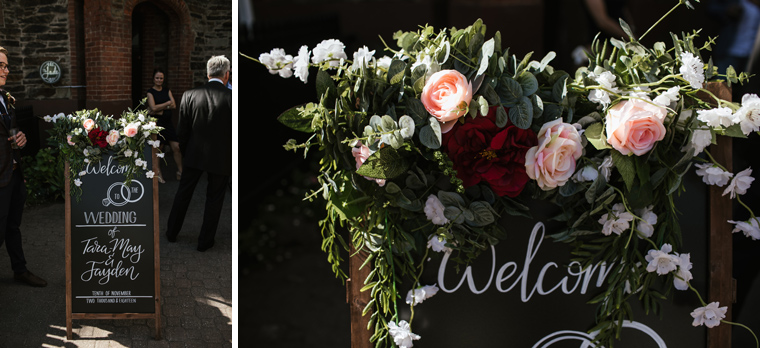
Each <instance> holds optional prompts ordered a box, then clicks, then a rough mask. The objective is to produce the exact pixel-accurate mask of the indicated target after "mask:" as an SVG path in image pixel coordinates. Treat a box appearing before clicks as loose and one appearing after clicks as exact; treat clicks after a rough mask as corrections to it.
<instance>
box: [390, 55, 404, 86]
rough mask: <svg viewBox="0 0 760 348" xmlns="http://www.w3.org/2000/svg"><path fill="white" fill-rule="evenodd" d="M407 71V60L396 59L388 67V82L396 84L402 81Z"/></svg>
mask: <svg viewBox="0 0 760 348" xmlns="http://www.w3.org/2000/svg"><path fill="white" fill-rule="evenodd" d="M405 71H406V62H404V61H403V60H401V59H394V60H392V61H391V65H390V66H389V67H388V83H390V84H392V85H395V84H398V83H401V80H403V79H404V73H405Z"/></svg>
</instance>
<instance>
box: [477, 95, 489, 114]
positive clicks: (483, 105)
mask: <svg viewBox="0 0 760 348" xmlns="http://www.w3.org/2000/svg"><path fill="white" fill-rule="evenodd" d="M478 106H479V107H480V110H479V111H480V114H481V115H484V116H485V115H487V114H488V101H487V100H486V98H485V97H483V96H482V95H481V96H479V97H478Z"/></svg>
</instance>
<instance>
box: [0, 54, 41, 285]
mask: <svg viewBox="0 0 760 348" xmlns="http://www.w3.org/2000/svg"><path fill="white" fill-rule="evenodd" d="M9 73H10V68H9V67H8V50H6V49H5V48H3V47H0V88H1V87H3V86H5V83H6V82H7V79H8V74H9ZM0 95H1V96H2V98H0V115H1V116H2V122H0V245H3V242H5V248H6V249H7V250H8V255H9V256H10V258H11V268H12V269H13V278H14V279H15V280H17V281H20V282H23V283H26V284H28V285H31V286H46V285H47V282H46V281H45V280H43V279H42V278H40V277H38V276H36V275H34V274H32V272H29V270H27V269H26V259H25V258H24V250H23V248H22V247H21V229H19V226H21V215H22V214H23V212H24V202H25V201H26V185H24V177H23V174H22V172H21V152H20V151H19V149H20V148H22V147H24V146H25V145H26V135H24V133H23V132H21V131H17V133H16V135H15V136H12V135H11V129H14V130H18V125H16V115H15V113H14V109H13V104H14V103H15V102H16V100H15V99H14V98H13V97H12V96H11V94H10V93H8V92H6V91H4V90H2V89H0ZM2 139H5V140H2ZM14 141H15V145H13V144H12V142H14Z"/></svg>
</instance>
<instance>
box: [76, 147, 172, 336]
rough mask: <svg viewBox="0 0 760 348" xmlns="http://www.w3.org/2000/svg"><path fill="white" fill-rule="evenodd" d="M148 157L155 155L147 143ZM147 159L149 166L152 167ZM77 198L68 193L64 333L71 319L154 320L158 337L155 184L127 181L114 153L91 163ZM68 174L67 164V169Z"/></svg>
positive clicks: (158, 302)
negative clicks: (65, 319)
mask: <svg viewBox="0 0 760 348" xmlns="http://www.w3.org/2000/svg"><path fill="white" fill-rule="evenodd" d="M145 151H146V154H145V157H146V158H154V160H155V157H154V156H153V154H152V153H151V152H152V149H151V148H150V147H148V148H146V149H145ZM151 162H153V161H149V168H148V170H151V169H152V168H153V165H155V164H154V163H151ZM84 170H85V171H86V174H85V175H84V176H81V181H82V183H81V188H82V194H81V197H80V198H79V199H77V198H72V197H70V194H67V202H66V206H67V209H66V210H67V213H66V214H67V226H66V238H67V247H66V264H67V267H66V277H67V281H66V284H67V288H66V292H67V299H66V300H67V334H68V336H69V339H70V338H71V319H146V318H155V319H156V324H157V325H156V336H157V338H158V337H160V327H161V325H160V277H159V269H160V267H159V250H158V249H159V248H158V207H157V201H158V188H157V187H156V186H157V185H156V184H155V183H154V180H152V179H149V178H146V177H145V176H144V175H139V176H138V177H135V178H133V179H132V180H131V182H130V183H129V184H128V185H127V184H125V182H124V181H125V176H124V174H123V173H124V167H121V166H119V164H118V162H117V161H116V159H115V158H114V157H113V154H109V155H106V156H103V159H102V161H101V162H99V163H90V164H88V165H87V166H86V167H85V169H84ZM66 172H67V173H68V169H67V170H66Z"/></svg>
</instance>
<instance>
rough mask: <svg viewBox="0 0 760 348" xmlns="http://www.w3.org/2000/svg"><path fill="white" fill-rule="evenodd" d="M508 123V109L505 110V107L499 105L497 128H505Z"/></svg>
mask: <svg viewBox="0 0 760 348" xmlns="http://www.w3.org/2000/svg"><path fill="white" fill-rule="evenodd" d="M507 121H509V116H508V115H507V111H506V109H504V107H503V106H501V105H499V106H497V107H496V127H499V128H504V127H506V126H507Z"/></svg>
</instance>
